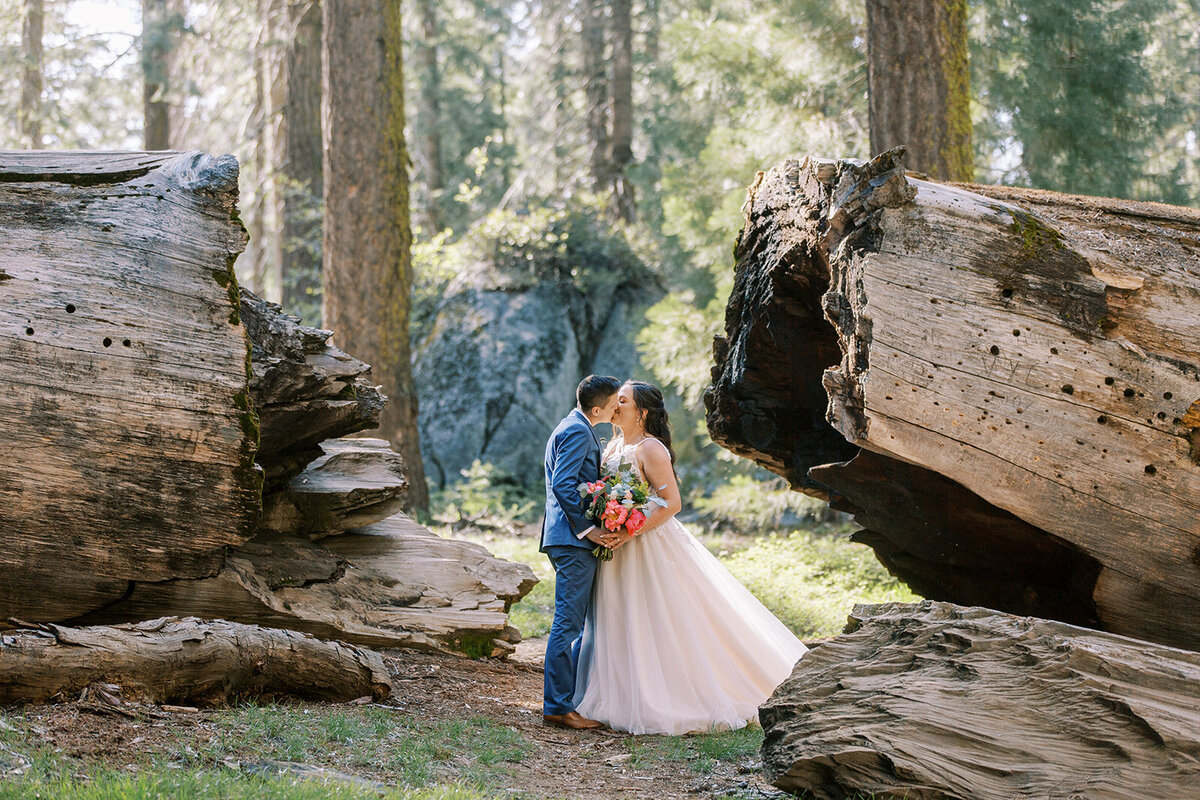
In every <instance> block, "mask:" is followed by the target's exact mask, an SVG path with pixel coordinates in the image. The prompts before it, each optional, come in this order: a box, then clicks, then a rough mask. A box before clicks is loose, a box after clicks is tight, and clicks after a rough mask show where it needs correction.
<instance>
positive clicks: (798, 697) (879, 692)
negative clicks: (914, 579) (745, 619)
mask: <svg viewBox="0 0 1200 800" xmlns="http://www.w3.org/2000/svg"><path fill="white" fill-rule="evenodd" d="M1197 687H1200V655H1198V654H1196V653H1190V652H1186V651H1183V650H1175V649H1173V648H1169V647H1162V646H1159V645H1154V644H1150V643H1148V642H1139V641H1134V640H1130V639H1126V638H1124V637H1121V636H1113V635H1110V634H1103V633H1096V632H1095V631H1089V630H1085V629H1082V628H1076V627H1073V626H1070V625H1064V624H1062V623H1057V622H1047V621H1045V620H1038V619H1029V618H1025V617H1012V616H1008V615H1007V614H1000V613H997V612H994V611H989V610H987V609H983V608H962V607H958V606H953V605H950V604H947V603H934V602H929V601H926V602H924V603H921V604H918V605H901V604H894V603H893V604H886V605H878V606H856V607H855V609H854V612H853V614H851V616H850V623H849V625H848V626H847V628H846V632H845V633H843V634H842V635H841V636H838V637H837V638H836V639H833V640H832V641H829V642H826V643H823V644H822V645H821V646H819V647H817V648H816V649H814V650H812V651H810V652H808V653H806V654H805V655H804V657H803V658H801V659H800V662H799V663H798V664H797V665H796V668H795V670H794V671H793V672H792V675H791V677H789V678H788V679H787V680H786V681H784V683H783V684H782V685H781V686H780V687H779V688H778V689H776V690H775V694H774V695H773V696H772V697H771V699H770V700H768V701H767V702H766V703H765V704H764V705H763V707H762V709H761V710H760V712H759V714H760V717H761V720H762V724H763V730H764V732H765V734H766V736H765V740H764V742H763V767H764V769H765V771H766V773H767V776H768V778H769V779H770V780H771V782H772V783H774V784H775V785H776V786H777V787H779V788H780V789H783V790H785V791H788V792H792V793H795V794H800V793H801V792H807V793H806V794H805V796H806V797H807V796H811V797H814V798H817V799H818V800H843V798H846V797H851V796H854V797H860V796H862V797H907V798H911V799H912V800H935V799H936V800H945V799H946V798H972V800H1045V798H1051V797H1053V798H1059V797H1061V798H1067V797H1086V798H1088V800H1142V799H1143V798H1147V797H1164V798H1165V797H1182V796H1188V797H1191V796H1195V794H1196V791H1197V790H1198V789H1200V765H1198V763H1197V759H1196V754H1197V752H1200V735H1198V732H1200V711H1198V709H1200V689H1198V688H1197Z"/></svg>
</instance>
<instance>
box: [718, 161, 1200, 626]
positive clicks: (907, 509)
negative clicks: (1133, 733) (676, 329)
mask: <svg viewBox="0 0 1200 800" xmlns="http://www.w3.org/2000/svg"><path fill="white" fill-rule="evenodd" d="M745 210H746V225H745V227H744V228H743V231H742V233H741V236H740V237H739V241H738V250H737V253H738V267H737V276H736V283H735V288H734V291H733V293H732V296H731V298H730V302H729V307H728V311H727V316H726V336H725V337H723V338H720V339H719V340H718V342H717V343H716V347H715V350H716V357H717V366H716V368H715V369H714V373H713V376H714V377H713V386H712V388H711V389H710V391H709V393H708V395H707V398H706V401H707V404H708V409H709V429H710V432H711V433H712V435H713V438H714V439H715V440H716V441H718V442H719V443H721V444H723V445H724V446H726V447H728V448H729V449H731V450H733V451H734V452H737V453H740V454H742V455H746V456H748V457H751V458H754V459H755V460H757V461H758V462H759V463H761V464H763V465H764V466H767V467H768V468H770V469H772V470H774V471H775V472H777V473H779V474H781V475H784V476H786V477H788V478H789V480H790V481H791V482H792V484H793V486H794V487H796V488H798V489H800V490H802V491H806V492H809V493H812V494H815V495H818V496H825V497H830V498H831V499H832V500H833V502H834V504H835V506H836V507H839V508H841V509H843V510H848V511H851V512H854V513H856V514H858V513H861V514H862V517H863V518H864V522H865V524H866V525H867V527H868V530H867V532H866V533H864V534H862V537H861V538H863V539H864V540H866V541H868V543H871V544H872V545H873V546H875V547H876V550H877V552H879V553H880V555H881V558H883V560H884V561H885V563H887V564H888V565H889V566H890V567H891V568H892V569H893V570H894V571H896V572H897V574H899V575H900V576H901V577H902V578H905V579H906V580H910V581H911V582H912V583H913V584H914V585H916V586H918V587H919V588H921V589H922V591H926V592H928V593H929V596H932V597H935V598H940V599H947V600H960V599H964V598H965V597H966V596H969V599H970V600H971V601H972V602H977V603H981V604H985V605H988V606H992V607H999V608H1001V609H1003V610H1009V611H1013V612H1017V613H1037V614H1039V615H1045V616H1052V617H1056V618H1059V619H1067V620H1071V621H1075V622H1081V623H1085V624H1099V625H1101V626H1103V627H1104V628H1105V629H1107V630H1111V631H1115V632H1119V633H1125V634H1129V635H1135V636H1139V637H1142V638H1148V639H1153V640H1156V641H1161V642H1165V643H1169V644H1175V645H1178V646H1184V647H1189V648H1193V649H1195V648H1200V464H1198V463H1197V462H1198V461H1200V399H1198V398H1200V212H1196V211H1193V210H1190V209H1182V208H1173V207H1168V206H1162V205H1157V204H1150V203H1132V202H1126V201H1117V200H1105V199H1099V198H1084V197H1074V196H1068V195H1061V194H1054V193H1049V192H1038V191H1032V190H1021V189H1013V188H1004V187H985V186H956V185H946V184H938V183H933V182H929V181H923V180H918V179H916V178H913V177H906V176H905V173H904V170H903V166H902V163H901V156H900V151H890V152H888V153H885V154H883V155H881V156H879V157H878V158H876V159H874V160H873V161H871V162H869V163H867V164H862V163H861V162H849V161H841V162H833V161H824V160H819V159H804V160H803V161H794V160H793V161H787V162H784V163H783V164H781V165H779V166H778V167H775V168H774V169H772V170H771V171H770V172H768V173H766V174H765V175H763V176H760V179H759V180H758V181H757V182H756V183H755V185H754V186H753V187H752V188H751V192H750V196H749V199H748V201H747V205H746V209H745ZM860 449H862V450H864V451H871V453H873V454H874V456H872V457H868V456H867V455H866V454H865V453H864V454H863V455H860V456H858V458H856V457H855V456H856V454H857V453H858V452H859V450H860ZM860 459H861V461H860ZM881 459H882V461H881ZM938 476H942V477H944V479H940V478H939V477H938ZM881 478H882V479H881ZM946 479H948V480H946ZM914 507H917V508H923V509H927V510H930V511H931V512H932V513H930V514H929V515H928V517H926V516H924V515H919V514H914V513H913V508H914ZM960 509H963V510H964V513H961V514H960V513H959V511H960ZM1033 541H1036V542H1038V543H1039V544H1038V548H1037V549H1040V550H1042V551H1044V553H1045V554H1046V556H1047V558H1048V559H1049V561H1048V568H1042V569H1033V570H1032V571H1029V572H1026V570H1025V566H1026V565H1031V564H1032V562H1034V561H1036V559H1033V558H1031V557H1030V554H1031V553H1033V552H1034V550H1031V549H1030V547H1029V543H1030V542H1033ZM945 576H950V578H949V579H946V577H945ZM964 587H973V588H969V590H968V589H964ZM989 587H992V588H989Z"/></svg>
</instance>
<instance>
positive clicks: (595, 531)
mask: <svg viewBox="0 0 1200 800" xmlns="http://www.w3.org/2000/svg"><path fill="white" fill-rule="evenodd" d="M583 538H585V539H587V540H588V541H589V542H591V543H592V544H598V545H600V546H601V547H611V546H612V545H610V544H609V542H610V541H612V539H613V534H611V533H609V532H608V531H606V530H604V529H603V528H592V529H591V530H590V531H588V532H587V534H586V535H585V536H584V537H583Z"/></svg>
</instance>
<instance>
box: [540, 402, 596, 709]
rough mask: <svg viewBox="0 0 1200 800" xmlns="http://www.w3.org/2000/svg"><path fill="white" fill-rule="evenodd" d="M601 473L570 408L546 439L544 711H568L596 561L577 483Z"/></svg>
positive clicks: (579, 415)
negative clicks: (550, 619)
mask: <svg viewBox="0 0 1200 800" xmlns="http://www.w3.org/2000/svg"><path fill="white" fill-rule="evenodd" d="M599 477H600V440H599V439H598V438H596V431H595V429H593V428H592V424H591V423H590V422H588V419H587V417H586V416H584V415H583V412H581V411H579V410H578V409H575V410H574V411H572V412H571V413H570V414H568V415H567V416H566V417H564V418H563V420H562V422H560V423H558V427H557V428H555V429H554V433H552V434H551V435H550V440H549V441H548V442H546V518H545V520H544V521H543V522H542V542H541V550H542V552H543V553H545V554H546V555H547V556H549V558H550V563H551V564H552V565H553V566H554V573H555V585H554V624H553V626H551V628H550V637H549V639H548V640H547V642H546V684H545V700H544V702H543V705H542V713H543V714H566V713H567V712H568V711H573V710H574V706H573V705H571V698H572V697H573V696H574V694H575V671H576V667H577V665H578V663H579V642H580V638H581V636H582V634H583V621H584V619H585V618H586V617H587V611H588V606H589V605H590V604H591V600H592V584H593V583H594V582H595V580H596V565H597V563H598V561H597V559H596V557H595V556H593V555H592V550H593V549H594V548H595V545H594V544H592V543H591V542H589V541H588V540H587V539H580V538H579V534H580V533H582V532H584V531H585V530H587V529H588V528H590V527H592V525H593V523H592V521H591V520H589V519H588V518H587V517H586V516H585V515H584V505H583V501H582V499H581V498H580V496H579V484H581V483H585V482H590V481H594V480H596V479H598V478H599Z"/></svg>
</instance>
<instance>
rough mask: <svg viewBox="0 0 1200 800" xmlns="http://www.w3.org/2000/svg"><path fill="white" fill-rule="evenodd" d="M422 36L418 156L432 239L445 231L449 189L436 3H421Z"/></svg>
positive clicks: (428, 0) (417, 54)
mask: <svg viewBox="0 0 1200 800" xmlns="http://www.w3.org/2000/svg"><path fill="white" fill-rule="evenodd" d="M417 13H418V14H419V15H420V21H421V35H420V38H419V39H418V40H417V44H416V47H415V48H414V51H415V53H414V55H415V57H416V61H417V71H418V74H419V76H420V78H419V82H420V87H421V88H420V92H419V93H418V95H417V124H418V130H419V131H420V133H419V134H418V137H417V141H418V147H417V152H418V154H419V158H420V171H421V174H422V176H423V177H424V179H425V192H426V198H425V208H424V209H423V211H424V216H425V225H426V227H428V229H429V235H430V236H432V235H434V234H436V233H438V232H439V231H441V229H442V215H441V211H440V208H439V204H440V203H441V199H442V192H444V191H445V189H446V184H445V178H444V177H443V175H442V135H441V125H442V109H441V93H442V81H441V75H440V73H439V72H438V50H437V42H438V26H437V14H436V9H435V6H434V0H419V1H418V3H417Z"/></svg>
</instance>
